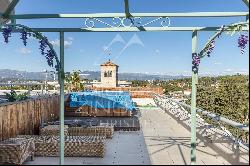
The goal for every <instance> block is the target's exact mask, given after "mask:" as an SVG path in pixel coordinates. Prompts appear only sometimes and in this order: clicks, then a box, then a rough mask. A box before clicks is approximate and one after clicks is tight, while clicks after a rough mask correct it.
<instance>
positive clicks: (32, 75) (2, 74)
mask: <svg viewBox="0 0 250 166" xmlns="http://www.w3.org/2000/svg"><path fill="white" fill-rule="evenodd" d="M100 75H101V74H100V72H99V71H83V72H82V73H81V77H82V78H85V79H90V80H100ZM186 77H187V76H182V75H180V76H171V75H164V74H145V73H119V80H171V79H179V78H186ZM9 79H14V80H18V79H19V80H38V81H39V80H45V79H46V73H45V72H27V71H19V70H10V69H0V80H9ZM47 79H48V80H53V79H54V74H53V73H48V74H47Z"/></svg>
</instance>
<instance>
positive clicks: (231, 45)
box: [0, 0, 249, 75]
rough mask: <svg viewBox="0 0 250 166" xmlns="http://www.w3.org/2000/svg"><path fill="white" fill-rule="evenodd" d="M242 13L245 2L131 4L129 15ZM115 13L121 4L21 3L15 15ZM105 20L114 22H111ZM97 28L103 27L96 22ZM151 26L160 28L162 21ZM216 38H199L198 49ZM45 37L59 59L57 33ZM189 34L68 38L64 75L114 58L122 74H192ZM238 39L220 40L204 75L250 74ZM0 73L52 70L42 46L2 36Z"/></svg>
mask: <svg viewBox="0 0 250 166" xmlns="http://www.w3.org/2000/svg"><path fill="white" fill-rule="evenodd" d="M240 11H244V12H245V11H248V9H247V7H246V6H245V5H244V4H243V2H242V1H241V0H207V1H205V0H203V1H201V0H185V1H184V0H148V1H145V0H130V12H131V13H136V12H138V13H142V12H148V13H152V12H240ZM115 12H117V13H122V12H124V3H123V0H105V1H104V0H103V1H100V0H71V1H70V2H69V0H21V2H20V3H19V4H18V5H17V7H16V14H27V13H29V14H35V13H43V14H45V13H50V14H55V13H60V14H72V13H115ZM101 20H102V21H106V22H108V23H110V20H106V19H101ZM151 20H153V18H151V19H146V20H145V19H142V22H145V23H146V22H150V21H151ZM242 20H245V18H243V17H237V18H199V19H198V18H170V25H169V26H170V27H175V26H221V25H227V24H230V23H235V22H239V21H242ZM168 21H169V20H168ZM17 23H20V24H23V25H27V26H29V27H43V28H44V27H74V28H81V27H84V26H85V20H84V19H66V20H61V19H49V20H44V19H39V20H32V21H31V20H18V21H17ZM126 23H127V22H125V24H126ZM96 26H97V27H98V26H99V27H100V26H102V25H101V24H100V23H99V24H98V23H97V24H96ZM152 26H161V21H158V22H155V23H153V24H152ZM213 33H214V32H199V33H198V50H200V49H201V48H202V47H203V46H204V44H205V43H206V41H207V40H208V38H209V37H210V36H211V35H213ZM44 35H45V36H47V37H48V39H49V41H50V42H51V43H52V44H53V46H54V48H55V50H56V51H57V52H58V55H59V35H58V33H44ZM191 35H192V34H191V32H137V33H130V32H129V33H128V32H126V33H115V32H114V33H113V32H112V33H104V32H97V33H65V70H66V71H72V70H82V71H83V70H94V71H98V70H100V67H99V65H100V64H101V63H104V62H105V61H107V60H108V59H111V60H112V61H114V62H115V63H117V64H118V65H119V66H120V69H119V70H120V72H132V73H139V72H140V73H154V74H169V75H190V74H191V66H192V65H191V61H192V59H191V48H192V45H191ZM238 37H239V33H237V34H235V35H234V36H231V35H228V34H224V35H223V36H222V38H221V39H220V40H217V41H216V48H215V50H214V52H213V53H212V55H211V57H210V58H208V57H206V58H205V59H203V60H202V63H201V66H200V73H201V74H205V75H210V74H215V75H216V74H236V73H244V74H246V73H249V53H248V49H249V48H248V47H247V49H246V52H245V54H243V55H242V54H241V53H240V49H239V48H238V47H237V45H238V44H237V39H238ZM0 69H16V70H23V71H43V70H45V69H47V70H52V69H51V68H49V67H48V66H47V64H46V60H45V58H44V57H43V56H42V55H41V54H40V50H39V44H38V41H37V40H35V39H33V38H30V39H28V45H27V46H26V47H24V46H23V44H22V41H21V40H20V35H19V34H13V35H12V37H11V39H10V43H9V44H5V43H4V42H3V37H2V35H0Z"/></svg>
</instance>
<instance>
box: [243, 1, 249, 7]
mask: <svg viewBox="0 0 250 166" xmlns="http://www.w3.org/2000/svg"><path fill="white" fill-rule="evenodd" d="M242 1H243V2H244V3H245V5H247V7H248V8H249V0H242Z"/></svg>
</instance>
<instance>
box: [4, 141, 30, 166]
mask: <svg viewBox="0 0 250 166" xmlns="http://www.w3.org/2000/svg"><path fill="white" fill-rule="evenodd" d="M34 152H35V144H34V141H33V139H25V138H10V139H8V140H5V141H2V142H0V164H15V165H22V164H23V162H24V161H26V160H27V159H28V157H31V160H33V157H34Z"/></svg>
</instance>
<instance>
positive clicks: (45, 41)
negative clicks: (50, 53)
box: [39, 37, 49, 55]
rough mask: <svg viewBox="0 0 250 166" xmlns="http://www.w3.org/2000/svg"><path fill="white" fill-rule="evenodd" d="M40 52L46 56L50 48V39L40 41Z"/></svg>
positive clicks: (44, 38)
mask: <svg viewBox="0 0 250 166" xmlns="http://www.w3.org/2000/svg"><path fill="white" fill-rule="evenodd" d="M39 43H40V48H39V49H40V50H41V54H42V55H44V54H45V49H46V47H47V46H48V43H49V42H48V39H47V38H46V37H43V38H42V39H41V40H40V41H39Z"/></svg>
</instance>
